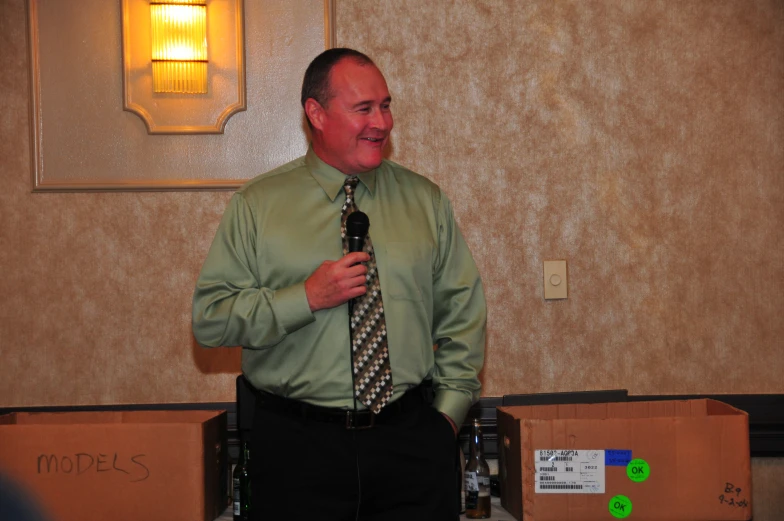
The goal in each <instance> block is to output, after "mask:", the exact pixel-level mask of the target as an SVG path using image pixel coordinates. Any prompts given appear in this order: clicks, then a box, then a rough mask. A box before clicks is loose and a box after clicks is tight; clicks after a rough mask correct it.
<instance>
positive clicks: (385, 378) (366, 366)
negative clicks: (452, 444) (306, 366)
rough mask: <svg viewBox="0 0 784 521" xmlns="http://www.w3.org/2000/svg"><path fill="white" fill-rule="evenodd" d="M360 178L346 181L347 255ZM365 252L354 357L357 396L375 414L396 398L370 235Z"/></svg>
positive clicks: (355, 321) (353, 324)
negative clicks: (349, 220) (367, 257)
mask: <svg viewBox="0 0 784 521" xmlns="http://www.w3.org/2000/svg"><path fill="white" fill-rule="evenodd" d="M358 182H359V179H358V178H357V177H355V176H349V177H347V178H346V182H345V184H344V185H343V190H345V192H346V202H345V203H344V204H343V209H342V210H341V215H340V236H341V237H342V238H343V255H346V254H347V253H348V239H346V219H347V218H348V216H349V215H351V214H352V213H353V212H355V211H357V205H356V203H355V202H354V189H355V188H356V186H357V183H358ZM364 251H365V253H367V254H368V255H370V260H369V261H368V262H367V269H368V272H367V275H366V276H365V278H366V281H367V292H366V293H365V294H364V295H361V296H359V297H357V298H355V299H354V307H353V311H352V314H351V351H352V353H353V354H354V394H355V395H356V397H357V399H358V400H359V401H360V402H361V403H363V404H364V405H365V406H366V407H367V408H368V409H370V410H371V411H373V412H375V413H378V412H379V411H381V408H382V407H384V405H385V404H386V403H387V402H388V401H389V399H390V397H391V396H392V368H391V366H390V363H389V348H388V346H387V324H386V320H385V319H384V303H383V301H382V300H381V286H380V284H379V282H378V267H377V266H376V256H375V254H374V253H373V243H372V242H371V240H370V236H369V235H368V236H367V237H366V238H365V244H364Z"/></svg>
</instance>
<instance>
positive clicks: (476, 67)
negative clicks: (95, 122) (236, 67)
mask: <svg viewBox="0 0 784 521" xmlns="http://www.w3.org/2000/svg"><path fill="white" fill-rule="evenodd" d="M336 26H337V41H338V44H339V45H348V46H355V47H358V48H360V49H363V50H365V51H367V52H368V53H369V54H370V55H371V56H372V57H374V58H375V59H376V61H377V62H378V64H379V65H380V66H381V68H382V69H383V70H384V72H385V73H386V75H387V77H388V80H389V84H390V89H391V91H392V94H393V97H394V110H395V116H396V121H397V128H396V130H395V135H394V142H393V151H392V157H393V159H395V160H398V161H400V162H402V163H405V164H407V165H409V166H411V167H412V168H414V169H416V170H418V171H420V172H421V173H423V174H425V175H427V176H429V177H431V178H432V179H434V180H436V181H437V182H439V183H440V184H441V185H442V186H443V188H444V189H445V190H446V192H447V193H448V194H449V195H450V197H451V198H452V200H453V201H454V204H455V207H456V211H457V214H458V216H459V220H460V223H461V225H462V228H463V230H464V233H465V235H466V237H467V239H468V241H469V243H470V245H471V246H472V248H473V250H474V252H475V256H476V259H477V262H478V264H479V265H480V268H481V271H482V274H483V277H484V280H485V284H486V288H487V294H488V297H489V301H490V322H489V327H490V331H489V339H488V345H487V366H486V369H485V371H484V373H483V381H484V385H485V387H484V390H483V394H484V395H485V396H498V395H502V394H505V393H522V392H544V391H570V390H583V389H598V388H628V389H629V390H630V391H631V392H632V393H709V392H710V393H712V392H729V393H744V392H777V393H781V392H784V382H783V381H782V379H781V378H780V376H779V375H780V374H781V373H782V370H784V354H782V349H781V347H782V338H784V325H783V324H784V321H782V320H781V318H780V317H781V315H782V311H784V240H782V239H784V233H783V232H782V223H783V222H784V215H782V212H784V166H783V165H784V145H783V144H784V135H782V134H783V130H784V96H782V92H784V3H783V2H781V1H775V2H774V1H750V0H737V1H730V0H720V1H711V2H696V1H688V2H674V1H673V2H649V1H645V2H642V1H640V2H636V1H623V2H621V1H605V2H588V1H581V2H563V1H559V2H552V1H551V0H541V1H526V2H511V1H509V2H507V1H500V0H499V1H495V2H491V1H486V2H479V1H473V0H471V1H469V0H464V1H454V2H445V1H437V2H418V1H413V0H411V1H408V0H406V1H403V0H398V1H394V2H392V1H388V2H348V1H342V0H339V1H338V3H337V19H336ZM117 55H118V57H119V51H118V54H117ZM0 70H2V71H3V73H2V75H0V156H1V157H2V160H0V183H2V187H3V189H2V190H0V268H1V269H2V277H0V295H2V298H0V360H2V362H1V363H0V406H33V405H66V404H108V403H145V402H161V403H165V402H192V401H194V402H195V401H227V400H232V399H233V397H234V388H233V379H234V375H235V374H236V373H237V371H238V370H239V364H238V353H236V351H230V350H222V351H221V350H218V351H205V350H201V349H199V348H197V347H195V345H194V342H193V339H192V337H191V334H190V328H189V320H190V298H191V291H192V286H193V283H194V281H195V279H196V276H197V273H198V270H199V267H200V265H201V262H202V260H203V258H204V255H205V253H206V250H207V248H208V246H209V243H210V241H211V239H212V235H213V233H214V230H215V228H216V226H217V224H218V220H219V218H220V215H221V213H222V211H223V208H224V206H225V204H226V202H227V200H228V198H229V195H230V194H229V193H228V192H202V193H197V192H174V193H172V192H164V193H75V194H57V193H43V194H42V193H37V194H32V193H31V192H30V189H31V179H30V175H31V172H30V157H29V147H30V142H29V138H28V132H29V124H28V119H27V117H28V115H27V110H28V106H27V104H28V90H27V89H28V78H27V64H26V40H25V11H24V2H23V0H0ZM248 83H249V85H250V84H252V83H253V78H249V81H248ZM292 95H296V93H292ZM292 117H299V116H298V115H297V114H293V115H292ZM544 259H566V260H567V261H568V263H569V270H570V271H569V275H570V281H569V282H570V295H571V296H570V298H569V299H568V300H566V301H560V302H545V301H543V299H542V282H541V261H542V260H544Z"/></svg>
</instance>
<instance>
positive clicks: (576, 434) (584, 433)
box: [497, 399, 751, 521]
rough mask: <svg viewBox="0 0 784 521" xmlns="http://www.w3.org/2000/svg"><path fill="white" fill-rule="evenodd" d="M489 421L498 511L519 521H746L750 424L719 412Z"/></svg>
mask: <svg viewBox="0 0 784 521" xmlns="http://www.w3.org/2000/svg"><path fill="white" fill-rule="evenodd" d="M497 412H498V416H497V417H498V437H499V479H500V482H501V504H502V505H503V507H504V508H505V509H506V510H508V511H509V512H510V513H511V514H512V515H513V516H514V517H515V518H517V519H518V520H521V521H522V520H525V521H564V520H569V521H593V520H613V521H614V520H615V519H616V518H620V519H623V518H624V517H628V518H629V519H631V520H635V521H643V520H649V521H675V520H678V521H703V520H705V521H708V520H710V521H714V520H747V519H751V463H750V457H749V428H748V415H747V414H746V413H745V412H743V411H740V410H738V409H735V408H734V407H731V406H729V405H727V404H725V403H722V402H718V401H715V400H708V399H701V400H679V401H674V400H673V401H651V402H619V403H602V404H582V405H575V404H571V405H539V406H515V407H498V411H497ZM639 460H643V461H639ZM645 464H647V467H646V465H645ZM643 478H645V479H643ZM620 496H625V498H626V499H624V497H620ZM627 499H628V501H627Z"/></svg>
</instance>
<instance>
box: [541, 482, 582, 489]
mask: <svg viewBox="0 0 784 521" xmlns="http://www.w3.org/2000/svg"><path fill="white" fill-rule="evenodd" d="M539 488H541V489H548V490H582V489H583V486H582V485H554V484H552V483H547V484H543V485H539Z"/></svg>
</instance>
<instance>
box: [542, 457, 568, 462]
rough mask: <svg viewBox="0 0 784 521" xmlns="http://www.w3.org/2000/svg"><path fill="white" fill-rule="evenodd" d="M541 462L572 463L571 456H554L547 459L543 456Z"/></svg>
mask: <svg viewBox="0 0 784 521" xmlns="http://www.w3.org/2000/svg"><path fill="white" fill-rule="evenodd" d="M539 461H572V457H571V456H552V457H549V458H545V457H543V456H540V457H539Z"/></svg>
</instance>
